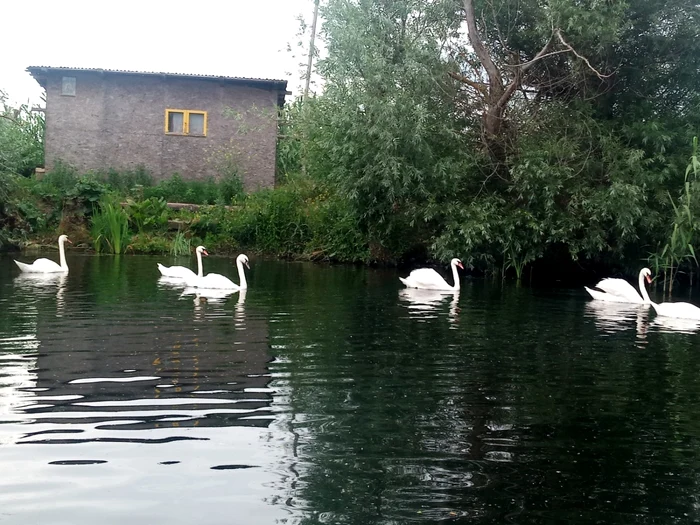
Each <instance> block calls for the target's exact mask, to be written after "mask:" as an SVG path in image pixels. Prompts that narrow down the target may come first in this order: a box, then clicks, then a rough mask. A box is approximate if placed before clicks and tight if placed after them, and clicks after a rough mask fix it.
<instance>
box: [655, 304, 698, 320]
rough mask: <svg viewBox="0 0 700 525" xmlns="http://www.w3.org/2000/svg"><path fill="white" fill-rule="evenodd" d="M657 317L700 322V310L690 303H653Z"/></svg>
mask: <svg viewBox="0 0 700 525" xmlns="http://www.w3.org/2000/svg"><path fill="white" fill-rule="evenodd" d="M651 306H652V307H653V308H654V310H655V311H656V315H658V316H661V317H674V318H676V319H695V320H697V321H700V308H698V307H697V306H695V305H694V304H690V303H661V304H656V303H651Z"/></svg>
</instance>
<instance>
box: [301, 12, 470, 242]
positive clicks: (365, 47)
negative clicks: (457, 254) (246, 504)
mask: <svg viewBox="0 0 700 525" xmlns="http://www.w3.org/2000/svg"><path fill="white" fill-rule="evenodd" d="M454 7H455V2H454V0H434V1H425V0H383V1H376V0H375V1H371V0H354V1H353V0H329V1H328V2H327V4H326V5H325V6H324V7H323V9H322V16H323V20H324V22H323V25H322V29H321V35H322V37H323V39H324V41H325V45H326V49H327V55H328V56H327V58H325V59H324V60H322V61H320V62H319V64H318V70H319V72H320V73H321V75H322V76H323V79H324V93H323V96H321V97H318V98H317V99H316V100H314V101H310V102H313V103H312V104H311V106H312V109H311V110H310V111H311V113H312V114H313V115H314V116H313V118H312V121H313V125H312V129H310V130H309V132H308V133H309V135H308V136H309V141H310V145H309V152H310V162H309V166H308V170H309V172H310V173H311V174H313V175H316V176H318V177H320V178H324V179H327V180H329V181H330V182H331V183H332V184H333V185H334V187H335V188H336V189H337V191H339V192H340V194H341V195H342V196H343V197H344V198H346V199H348V200H349V202H351V203H352V205H353V207H354V209H355V210H356V213H357V216H358V221H359V222H360V224H361V226H362V228H363V229H365V230H367V231H368V232H369V233H370V234H376V237H377V239H376V240H378V241H379V242H380V243H386V242H389V238H390V237H391V236H392V235H394V233H396V232H398V231H399V230H402V229H403V230H404V231H406V230H407V227H406V226H407V225H413V226H416V225H419V224H424V223H425V221H426V220H429V219H430V216H431V213H432V212H431V211H430V210H434V209H436V208H439V207H440V202H441V201H442V200H443V199H444V198H445V197H446V196H447V195H450V196H451V195H453V194H454V193H455V192H456V191H460V184H461V180H462V177H464V175H465V174H466V173H468V171H469V170H468V169H466V165H467V164H468V163H469V162H471V159H472V157H473V155H474V152H473V148H472V147H471V146H470V142H469V139H468V137H467V135H468V133H467V134H465V130H467V131H468V130H469V129H471V125H470V123H469V119H470V118H471V117H470V116H468V115H467V116H463V117H462V116H458V115H456V113H455V111H454V101H455V99H456V98H457V97H458V89H459V87H460V85H459V83H458V82H457V81H455V80H454V79H452V78H451V77H450V76H449V75H448V71H449V67H450V66H449V64H448V62H447V61H446V60H445V51H446V49H447V48H448V47H449V42H450V41H451V40H454V39H456V38H458V35H459V27H460V23H461V22H460V20H459V17H457V16H455V10H454ZM370 230H371V231H370ZM415 234H416V235H420V234H419V233H418V232H416V233H415ZM394 241H396V239H394ZM397 242H398V241H397ZM407 242H410V241H407Z"/></svg>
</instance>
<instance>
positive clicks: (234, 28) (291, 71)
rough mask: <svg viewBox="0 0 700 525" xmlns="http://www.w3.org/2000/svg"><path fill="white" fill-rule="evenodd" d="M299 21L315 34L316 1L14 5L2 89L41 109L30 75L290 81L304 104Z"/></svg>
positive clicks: (1, 64)
mask: <svg viewBox="0 0 700 525" xmlns="http://www.w3.org/2000/svg"><path fill="white" fill-rule="evenodd" d="M300 16H301V17H302V18H304V19H305V20H307V21H308V26H309V27H310V26H311V19H312V17H313V0H189V1H182V0H167V1H165V0H118V1H115V2H96V1H95V0H89V1H85V0H5V1H4V2H0V27H2V41H3V48H4V49H3V52H2V55H1V56H0V90H2V91H4V92H5V93H6V94H7V95H8V96H9V99H10V102H12V103H13V104H24V103H29V104H30V105H36V104H40V103H41V94H42V89H41V88H40V87H39V85H38V84H37V82H36V81H35V80H34V79H33V78H32V77H31V76H30V75H29V73H27V72H26V71H25V69H26V68H27V67H28V66H52V67H59V66H61V67H77V68H102V69H126V70H131V71H155V72H167V73H192V74H201V75H222V76H229V77H252V78H274V79H283V80H287V81H288V90H289V91H292V93H293V95H297V94H298V93H299V88H300V86H303V80H302V79H301V75H302V72H303V70H304V68H303V66H300V63H305V62H306V57H305V56H304V53H305V52H306V51H305V48H306V46H308V36H304V37H302V38H301V40H302V41H304V46H305V47H304V48H303V49H302V48H299V47H298V45H297V43H298V42H299V41H300V37H299V31H300V23H299V20H298V19H299V17H300ZM288 46H291V48H292V49H293V51H292V52H289V51H288Z"/></svg>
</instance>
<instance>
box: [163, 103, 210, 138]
mask: <svg viewBox="0 0 700 525" xmlns="http://www.w3.org/2000/svg"><path fill="white" fill-rule="evenodd" d="M165 133H166V134H168V135H192V136H195V137H206V135H207V112H206V111H192V110H188V109H166V110H165Z"/></svg>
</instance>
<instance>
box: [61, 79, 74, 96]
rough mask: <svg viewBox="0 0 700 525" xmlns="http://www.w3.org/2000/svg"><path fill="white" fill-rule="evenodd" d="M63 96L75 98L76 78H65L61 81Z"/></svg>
mask: <svg viewBox="0 0 700 525" xmlns="http://www.w3.org/2000/svg"><path fill="white" fill-rule="evenodd" d="M61 95H66V96H68V97H74V96H75V77H63V79H62V80H61Z"/></svg>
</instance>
